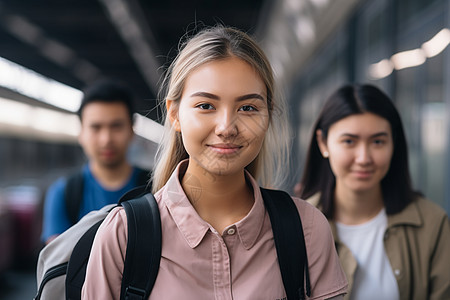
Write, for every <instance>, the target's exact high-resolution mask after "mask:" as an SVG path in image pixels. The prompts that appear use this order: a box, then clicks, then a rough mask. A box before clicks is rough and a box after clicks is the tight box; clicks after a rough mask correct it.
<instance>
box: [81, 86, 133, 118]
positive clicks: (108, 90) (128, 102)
mask: <svg viewBox="0 0 450 300" xmlns="http://www.w3.org/2000/svg"><path fill="white" fill-rule="evenodd" d="M134 101H135V98H134V94H133V91H132V90H131V89H130V88H129V87H128V86H127V85H126V84H125V83H124V82H122V81H119V80H116V79H101V80H99V81H96V82H95V83H93V84H92V85H90V86H88V87H86V89H85V90H84V95H83V99H82V100H81V105H80V108H79V109H78V113H77V114H78V117H79V118H80V120H82V117H81V115H82V112H83V109H84V107H85V106H86V105H87V104H89V103H93V102H104V103H115V102H119V103H123V104H125V106H126V107H127V108H128V114H129V117H130V121H131V124H133V114H134V113H135V104H134Z"/></svg>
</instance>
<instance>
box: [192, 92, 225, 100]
mask: <svg viewBox="0 0 450 300" xmlns="http://www.w3.org/2000/svg"><path fill="white" fill-rule="evenodd" d="M191 97H203V98H209V99H214V100H220V97H219V96H217V95H214V94H211V93H207V92H196V93H193V94H192V95H191Z"/></svg>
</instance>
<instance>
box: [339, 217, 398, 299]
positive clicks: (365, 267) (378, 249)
mask: <svg viewBox="0 0 450 300" xmlns="http://www.w3.org/2000/svg"><path fill="white" fill-rule="evenodd" d="M336 227H337V234H338V236H339V239H340V240H341V241H342V243H344V244H345V245H346V246H347V247H348V248H349V249H350V251H351V252H352V253H353V256H354V257H355V259H356V261H357V262H358V268H357V269H356V272H355V277H354V283H353V288H352V292H351V299H355V300H360V299H364V300H370V299H384V300H398V299H399V298H400V295H399V291H398V285H397V281H396V279H395V276H394V273H393V272H392V268H391V265H390V263H389V259H388V257H387V255H386V252H385V249H384V243H383V237H384V232H385V230H386V227H387V215H386V211H385V209H384V208H383V209H382V210H381V211H380V212H379V213H378V215H377V216H375V217H374V218H373V219H371V220H369V221H368V222H366V223H363V224H359V225H344V224H342V223H339V222H336Z"/></svg>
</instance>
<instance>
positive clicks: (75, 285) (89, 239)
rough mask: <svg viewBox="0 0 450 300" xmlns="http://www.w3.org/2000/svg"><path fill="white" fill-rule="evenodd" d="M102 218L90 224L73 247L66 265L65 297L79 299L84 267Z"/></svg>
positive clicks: (84, 272) (84, 276) (84, 274)
mask: <svg viewBox="0 0 450 300" xmlns="http://www.w3.org/2000/svg"><path fill="white" fill-rule="evenodd" d="M102 222H103V220H101V221H98V222H97V223H95V224H94V225H92V226H91V227H90V228H89V229H88V230H87V231H86V232H85V233H84V234H83V236H82V237H81V238H80V239H79V240H78V242H77V244H76V245H75V247H73V250H72V255H71V256H70V259H69V264H68V265H67V273H66V299H81V289H82V287H83V283H84V279H85V278H86V267H87V263H88V261H89V255H90V253H91V248H92V244H93V242H94V237H95V234H96V233H97V230H98V228H99V227H100V224H101V223H102Z"/></svg>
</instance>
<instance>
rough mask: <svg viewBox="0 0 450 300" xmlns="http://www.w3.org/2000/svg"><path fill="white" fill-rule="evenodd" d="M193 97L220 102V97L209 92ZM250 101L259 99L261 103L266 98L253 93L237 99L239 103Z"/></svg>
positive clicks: (198, 93) (199, 93) (196, 94)
mask: <svg viewBox="0 0 450 300" xmlns="http://www.w3.org/2000/svg"><path fill="white" fill-rule="evenodd" d="M191 97H203V98H209V99H213V100H220V97H219V96H217V95H215V94H211V93H208V92H196V93H193V94H192V95H191ZM248 99H259V100H261V101H265V98H264V97H263V96H262V95H260V94H257V93H252V94H246V95H242V96H239V97H237V99H236V100H237V101H244V100H248Z"/></svg>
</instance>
